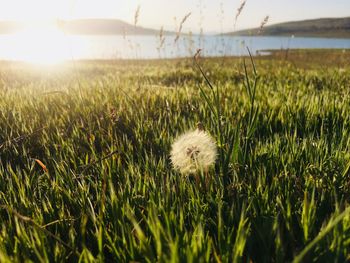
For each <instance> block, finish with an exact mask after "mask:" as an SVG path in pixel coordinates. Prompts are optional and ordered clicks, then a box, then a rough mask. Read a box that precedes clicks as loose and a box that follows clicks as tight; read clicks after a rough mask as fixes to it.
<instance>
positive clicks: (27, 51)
mask: <svg viewBox="0 0 350 263" xmlns="http://www.w3.org/2000/svg"><path fill="white" fill-rule="evenodd" d="M12 39H13V46H12V48H11V50H9V53H8V56H9V58H11V59H14V60H21V61H26V62H30V63H35V64H44V65H46V64H57V63H60V62H63V61H64V60H66V59H68V58H69V52H68V51H69V47H68V45H67V41H66V38H65V35H64V33H63V32H62V31H60V30H59V29H58V28H57V26H55V25H54V24H44V23H42V24H41V23H31V24H29V25H27V26H26V27H25V28H24V29H23V30H22V31H20V32H18V33H16V34H14V35H13V38H12Z"/></svg>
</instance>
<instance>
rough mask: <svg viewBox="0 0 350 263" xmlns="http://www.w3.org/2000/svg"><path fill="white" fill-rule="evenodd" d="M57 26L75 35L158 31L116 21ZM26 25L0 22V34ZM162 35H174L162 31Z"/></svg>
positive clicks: (86, 20)
mask: <svg viewBox="0 0 350 263" xmlns="http://www.w3.org/2000/svg"><path fill="white" fill-rule="evenodd" d="M57 24H58V26H59V27H60V28H61V29H62V30H63V31H64V32H66V33H68V34H77V35H123V34H127V35H158V34H159V32H160V30H156V29H150V28H144V27H140V26H134V25H131V24H129V23H126V22H124V21H121V20H118V19H80V20H72V21H62V20H61V21H57ZM25 26H26V25H25V24H24V23H18V22H13V21H0V34H9V33H13V32H16V31H18V30H20V29H22V28H23V27H25ZM163 34H164V35H169V34H174V33H173V32H170V31H164V32H163Z"/></svg>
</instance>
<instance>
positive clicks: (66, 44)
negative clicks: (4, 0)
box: [0, 34, 350, 61]
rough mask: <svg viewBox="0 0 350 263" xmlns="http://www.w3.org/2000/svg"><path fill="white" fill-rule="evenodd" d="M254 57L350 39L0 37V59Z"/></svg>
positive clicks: (345, 43) (345, 44)
mask: <svg viewBox="0 0 350 263" xmlns="http://www.w3.org/2000/svg"><path fill="white" fill-rule="evenodd" d="M246 46H248V47H249V48H250V50H251V51H252V53H253V54H256V53H257V52H258V51H259V50H265V49H287V48H290V49H294V48H336V49H349V48H350V40H349V39H327V38H299V37H295V38H294V37H228V36H225V37H222V36H205V37H199V36H192V37H189V36H183V37H181V38H180V39H179V41H177V42H175V41H174V36H166V37H165V41H164V43H163V44H162V45H160V41H159V37H157V36H126V37H123V36H115V35H108V36H103V35H102V36H101V35H98V36H91V35H90V36H77V35H63V34H62V35H52V36H28V35H22V36H18V35H1V36H0V59H6V60H28V61H30V60H39V59H40V58H41V59H42V60H45V59H48V60H50V59H52V60H55V58H60V59H65V60H69V59H115V58H125V59H147V58H174V57H186V56H187V57H188V56H193V54H194V53H195V52H196V50H197V49H198V48H201V49H202V55H205V56H229V55H244V54H246V48H245V47H246Z"/></svg>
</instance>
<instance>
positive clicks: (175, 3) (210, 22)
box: [0, 0, 350, 32]
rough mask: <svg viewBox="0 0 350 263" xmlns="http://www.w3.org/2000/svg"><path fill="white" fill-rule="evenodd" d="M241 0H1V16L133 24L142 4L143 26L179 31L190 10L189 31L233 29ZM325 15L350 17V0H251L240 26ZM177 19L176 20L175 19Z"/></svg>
mask: <svg viewBox="0 0 350 263" xmlns="http://www.w3.org/2000/svg"><path fill="white" fill-rule="evenodd" d="M240 4H241V0H0V7H1V8H0V20H24V21H26V20H42V21H44V20H56V19H67V18H71V19H77V18H117V19H121V20H124V21H126V22H129V23H133V21H134V13H135V10H136V9H137V6H139V5H140V16H139V22H138V24H139V25H141V26H144V27H151V28H155V29H159V28H160V27H161V26H164V28H165V29H168V30H175V25H176V24H178V23H179V21H180V20H181V19H182V18H183V17H184V16H185V15H186V14H187V13H189V12H191V13H192V14H191V16H190V17H189V18H188V20H187V21H186V23H185V25H184V31H185V32H186V31H187V32H188V31H189V30H191V31H193V32H199V29H200V27H203V29H204V31H205V32H221V30H222V31H225V32H226V31H232V30H233V25H234V17H235V15H236V12H237V8H238V7H239V6H240ZM267 15H269V16H270V20H269V22H268V24H273V23H279V22H284V21H292V20H302V19H309V18H319V17H346V16H350V0H247V2H246V5H245V7H244V9H243V11H242V13H241V15H240V17H239V18H238V21H237V25H236V29H242V28H250V27H258V26H259V25H260V23H261V21H262V20H263V19H264V17H265V16H267ZM175 17H176V21H177V22H175V19H174V18H175Z"/></svg>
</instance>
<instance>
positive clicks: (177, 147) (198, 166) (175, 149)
mask: <svg viewBox="0 0 350 263" xmlns="http://www.w3.org/2000/svg"><path fill="white" fill-rule="evenodd" d="M216 157H217V147H216V143H215V141H214V139H213V138H212V137H211V136H210V135H209V134H208V133H206V132H205V131H203V130H199V129H197V130H194V131H189V132H186V133H185V134H183V135H181V136H179V137H178V138H177V139H176V140H175V141H174V143H173V145H172V149H171V154H170V158H171V162H172V164H173V166H174V168H175V169H176V170H178V171H180V172H181V173H182V174H191V173H195V172H197V171H206V170H207V169H208V168H209V167H210V166H212V165H213V164H214V163H215V160H216Z"/></svg>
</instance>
